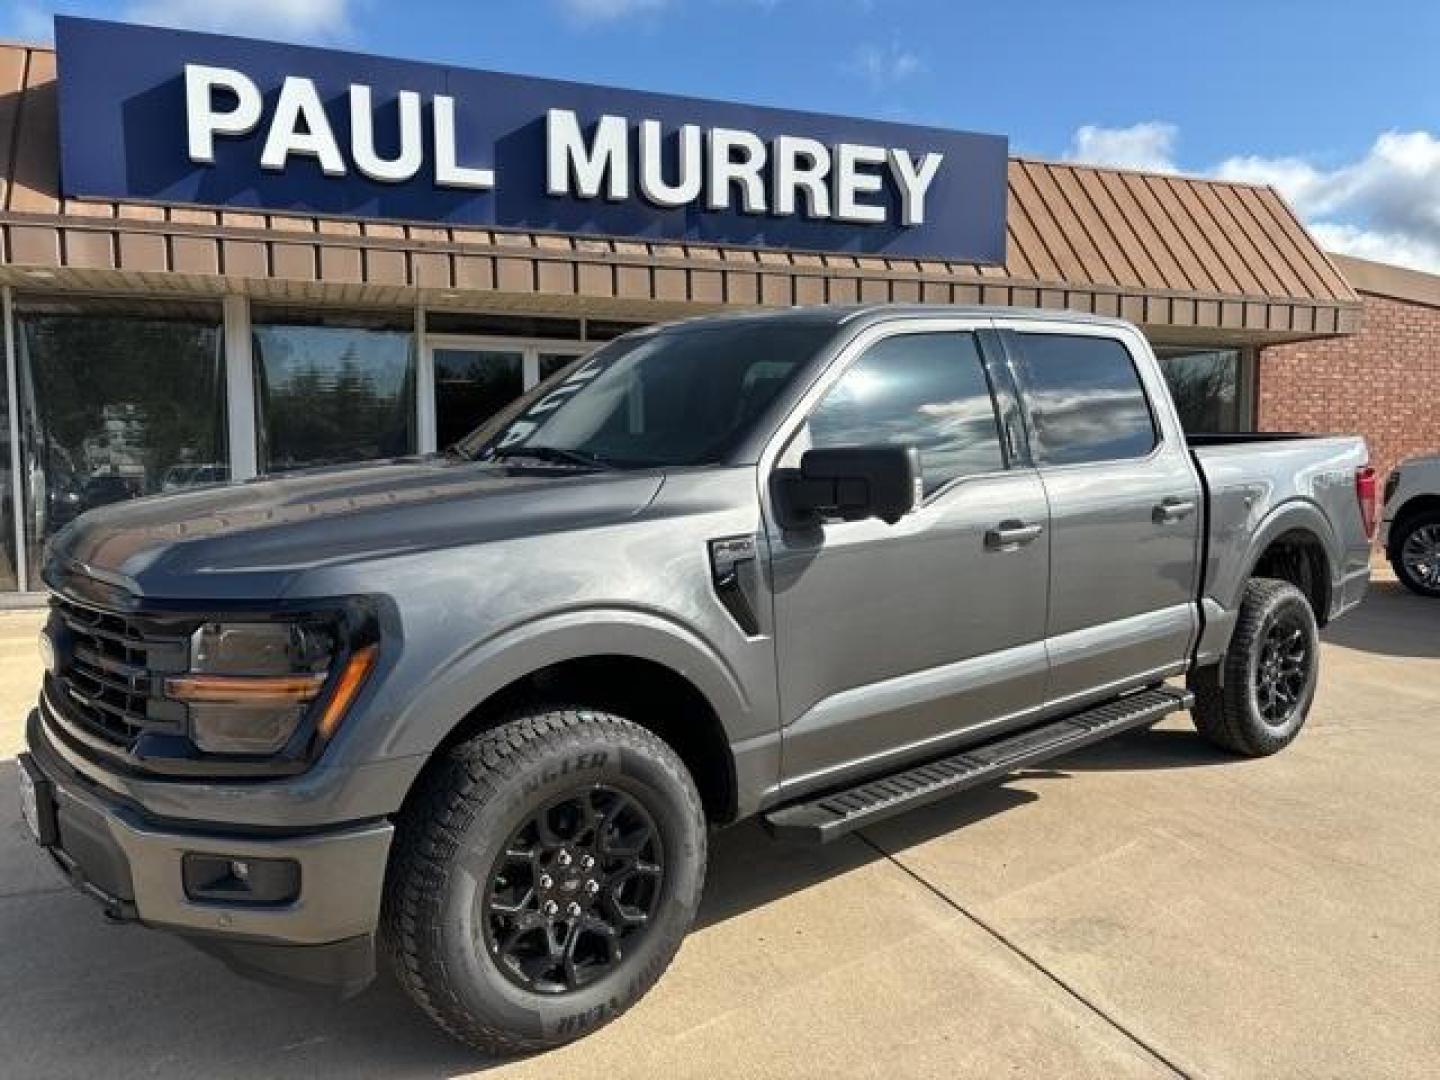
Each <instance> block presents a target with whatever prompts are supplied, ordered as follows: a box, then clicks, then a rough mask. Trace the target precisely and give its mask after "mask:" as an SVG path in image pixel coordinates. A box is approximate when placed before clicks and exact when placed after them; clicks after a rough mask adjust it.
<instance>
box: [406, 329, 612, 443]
mask: <svg viewBox="0 0 1440 1080" xmlns="http://www.w3.org/2000/svg"><path fill="white" fill-rule="evenodd" d="M586 351H588V346H585V345H582V344H579V343H574V342H524V341H516V340H514V339H505V338H500V339H487V338H467V337H452V336H448V335H434V336H427V338H426V342H425V352H426V360H427V366H428V368H429V375H430V379H431V382H432V385H433V387H434V394H433V398H432V402H431V404H432V407H433V409H434V412H433V421H434V426H433V427H432V428H430V430H431V431H433V433H434V443H433V445H432V446H422V447H421V449H422V450H443V449H444V448H445V447H447V446H450V445H452V444H454V443H455V442H457V441H459V440H460V439H461V438H463V437H464V436H465V435H468V434H469V433H470V432H471V431H474V430H475V429H476V428H477V427H479V426H480V425H481V424H483V423H484V422H485V421H486V420H488V419H489V418H490V417H492V416H494V415H495V414H496V413H497V412H499V411H500V410H501V409H503V408H504V407H505V406H506V405H508V404H510V402H512V401H514V400H515V399H516V398H517V397H519V396H520V395H521V394H523V393H524V392H525V391H526V390H529V389H530V388H531V387H532V386H534V385H535V384H536V383H538V382H540V381H541V380H543V379H548V378H549V377H550V376H551V375H553V374H554V373H555V372H557V371H559V370H561V369H562V368H564V367H565V366H566V365H567V364H569V363H570V362H571V361H572V360H574V359H575V358H576V357H577V356H581V355H583V354H584V353H585V352H586ZM423 407H424V405H423V404H422V408H423ZM428 419H430V418H428V417H422V422H421V431H422V432H425V429H426V426H427V425H426V423H425V421H426V420H428ZM427 441H428V440H427Z"/></svg>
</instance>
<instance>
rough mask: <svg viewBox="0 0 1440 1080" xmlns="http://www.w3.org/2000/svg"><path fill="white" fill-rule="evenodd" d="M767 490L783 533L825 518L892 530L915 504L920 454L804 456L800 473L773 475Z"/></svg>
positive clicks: (899, 449)
mask: <svg viewBox="0 0 1440 1080" xmlns="http://www.w3.org/2000/svg"><path fill="white" fill-rule="evenodd" d="M772 484H773V488H772V491H773V494H774V497H775V506H776V510H777V511H778V516H779V518H780V524H781V525H782V526H783V527H784V528H787V529H810V528H814V527H815V526H817V525H819V524H820V523H821V522H822V521H823V520H824V519H826V518H838V519H840V520H841V521H863V520H864V519H866V518H872V517H875V518H879V519H880V520H881V521H883V522H885V523H886V524H887V525H894V524H895V523H896V522H897V521H899V520H900V519H901V518H902V517H904V516H905V515H906V514H908V513H909V512H910V511H911V510H913V509H915V504H916V503H917V502H919V500H920V496H921V492H922V481H921V478H920V453H919V451H917V450H916V449H915V448H914V447H913V446H831V447H824V448H818V449H815V450H807V451H806V452H805V453H804V455H803V456H802V457H801V458H800V468H798V469H777V470H776V471H775V475H774V479H773V481H772Z"/></svg>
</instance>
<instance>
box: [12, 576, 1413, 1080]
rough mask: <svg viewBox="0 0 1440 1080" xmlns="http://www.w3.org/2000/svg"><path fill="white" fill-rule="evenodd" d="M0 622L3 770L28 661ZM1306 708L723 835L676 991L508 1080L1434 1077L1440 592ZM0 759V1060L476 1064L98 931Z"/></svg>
mask: <svg viewBox="0 0 1440 1080" xmlns="http://www.w3.org/2000/svg"><path fill="white" fill-rule="evenodd" d="M37 625H38V619H37V618H36V617H35V616H33V615H20V614H11V615H3V616H0V716H3V718H4V719H3V720H0V758H9V757H12V756H13V755H14V753H15V752H16V750H17V749H18V747H19V745H20V721H21V719H22V717H23V714H24V710H25V709H26V708H27V707H28V702H29V699H30V697H31V696H32V694H33V690H34V685H35V681H36V678H37V663H36V660H35V657H34V648H33V639H34V633H35V630H36V627H37ZM1326 637H1327V645H1326V649H1325V674H1324V683H1323V685H1322V688H1321V692H1320V695H1319V700H1318V702H1317V705H1316V708H1315V710H1314V712H1313V713H1312V716H1311V720H1310V724H1309V726H1308V727H1307V730H1306V731H1305V733H1304V734H1303V735H1302V736H1301V738H1300V740H1299V741H1298V742H1297V743H1296V744H1295V745H1294V746H1292V747H1291V748H1290V749H1289V750H1287V751H1286V752H1285V753H1283V754H1281V755H1279V756H1277V757H1275V758H1271V759H1268V760H1265V761H1253V762H1252V761H1237V760H1235V759H1232V758H1228V757H1225V756H1223V755H1221V754H1219V753H1217V752H1213V751H1211V750H1210V749H1209V748H1208V747H1207V746H1206V744H1204V743H1202V742H1200V741H1199V740H1198V738H1197V737H1196V736H1195V735H1194V734H1193V732H1192V730H1191V729H1190V727H1189V723H1188V720H1187V719H1185V718H1174V719H1172V720H1171V721H1168V722H1167V723H1165V724H1164V725H1162V726H1160V727H1159V728H1156V729H1155V730H1153V731H1149V732H1142V733H1136V734H1134V735H1131V736H1127V737H1124V738H1121V739H1119V740H1115V741H1113V742H1111V743H1109V744H1104V745H1101V746H1098V747H1095V748H1092V749H1091V750H1089V751H1086V752H1083V753H1080V754H1077V755H1074V756H1073V757H1071V758H1068V759H1065V760H1063V761H1061V762H1059V763H1058V764H1056V765H1055V766H1054V767H1053V768H1050V769H1045V770H1035V771H1031V772H1029V773H1026V774H1024V775H1023V776H1021V777H1019V778H1017V779H1016V780H1014V781H1012V782H1011V783H1009V784H1007V785H1005V786H1004V787H999V788H993V789H988V790H983V791H979V792H975V793H972V794H970V795H967V796H961V797H959V798H957V799H954V800H951V801H950V802H947V803H943V804H940V805H937V806H934V807H931V808H928V809H925V810H922V811H919V812H916V813H914V814H911V815H909V816H907V817H904V818H899V819H895V820H893V821H891V822H888V823H886V824H884V825H882V826H880V827H877V828H874V829H871V830H869V831H867V832H866V833H865V834H863V835H861V836H859V837H856V838H852V839H848V840H846V841H843V842H841V843H839V844H836V845H833V846H831V847H828V848H823V849H814V850H812V849H806V848H800V847H790V846H785V845H780V844H776V843H774V842H772V841H770V840H769V839H768V838H766V837H765V835H764V834H763V833H762V832H760V831H759V830H758V829H757V828H755V827H752V826H742V827H739V828H736V829H733V830H729V831H727V832H725V833H722V834H720V835H718V836H717V837H716V838H715V840H714V846H713V853H714V858H713V862H712V868H711V872H710V878H709V885H708V887H707V894H706V902H705V909H704V912H703V913H702V917H701V920H700V925H699V927H698V928H697V930H696V931H695V933H693V934H692V935H691V937H690V939H689V940H688V941H687V942H686V944H685V946H684V948H683V949H682V950H681V953H680V956H679V957H678V959H677V960H676V962H675V965H674V966H673V967H672V968H671V970H670V972H669V973H668V974H667V975H666V977H665V978H664V980H662V982H661V984H660V985H659V986H658V987H657V988H656V990H655V991H653V992H652V993H651V994H650V995H649V997H647V998H646V999H645V1000H644V1001H643V1002H641V1004H640V1005H639V1006H637V1007H636V1009H634V1010H633V1011H632V1012H631V1013H630V1014H629V1015H627V1016H626V1017H624V1018H622V1019H621V1020H620V1021H619V1022H618V1023H616V1024H614V1025H612V1026H611V1027H609V1028H608V1029H606V1030H605V1031H603V1032H601V1033H600V1034H598V1035H596V1036H593V1037H591V1038H589V1039H587V1040H585V1041H583V1042H582V1043H580V1044H577V1045H575V1046H572V1047H568V1048H566V1049H563V1050H560V1051H558V1052H555V1053H552V1054H548V1055H544V1056H542V1057H539V1058H534V1059H530V1060H526V1061H519V1062H510V1063H504V1064H500V1065H498V1066H495V1068H494V1073H495V1075H497V1076H506V1077H510V1076H515V1077H521V1076H550V1077H564V1076H570V1075H578V1074H580V1073H581V1072H582V1070H583V1072H584V1074H585V1075H588V1076H596V1075H602V1076H603V1075H609V1076H615V1077H630V1076H658V1075H664V1076H667V1077H688V1076H696V1077H711V1076H725V1077H768V1076H776V1077H781V1076H784V1077H791V1076H805V1077H808V1076H815V1077H837V1076H886V1077H895V1076H939V1075H945V1076H979V1077H994V1076H999V1075H1015V1076H1037V1077H1053V1076H1067V1077H1070V1076H1096V1077H1116V1076H1173V1075H1176V1074H1177V1073H1179V1074H1184V1075H1192V1076H1216V1077H1223V1076H1233V1077H1250V1076H1253V1077H1265V1078H1271V1077H1283V1076H1294V1077H1316V1076H1335V1077H1352V1076H1353V1077H1376V1076H1386V1077H1399V1076H1415V1077H1422V1076H1426V1077H1428V1076H1434V1075H1436V1074H1437V1072H1440V902H1437V899H1436V898H1437V896H1440V827H1437V826H1440V785H1437V784H1436V783H1435V780H1434V777H1435V776H1436V775H1437V774H1440V604H1434V603H1427V602H1425V601H1421V600H1419V599H1416V598H1413V597H1410V596H1409V595H1407V594H1404V593H1403V592H1402V591H1401V590H1400V589H1399V587H1398V586H1396V585H1395V584H1394V583H1393V581H1389V580H1385V579H1382V580H1381V581H1380V582H1379V583H1377V586H1376V588H1375V590H1374V592H1373V595H1372V598H1371V600H1370V601H1368V602H1367V604H1366V605H1365V607H1364V608H1362V609H1361V611H1360V612H1358V613H1357V614H1355V615H1354V616H1351V617H1350V618H1349V619H1347V620H1346V621H1345V622H1343V623H1341V624H1339V625H1337V626H1336V627H1335V628H1334V629H1333V630H1332V631H1331V632H1329V633H1327V635H1326ZM11 768H12V767H11V766H10V765H9V764H8V762H7V761H3V760H0V770H3V771H0V971H3V978H0V1048H3V1050H0V1053H3V1055H4V1058H3V1060H0V1075H4V1076H6V1077H17V1078H18V1077H47V1078H51V1077H69V1076H76V1077H81V1076H84V1077H95V1076H105V1077H117V1078H128V1077H141V1076H144V1077H181V1076H196V1075H204V1076H210V1077H229V1076H276V1077H286V1076H296V1077H301V1076H305V1077H309V1076H318V1077H327V1076H332V1075H333V1076H337V1077H339V1076H344V1077H347V1078H365V1077H415V1078H430V1077H458V1076H465V1075H469V1074H471V1073H472V1072H475V1071H479V1070H481V1069H483V1068H484V1067H485V1065H486V1063H483V1062H477V1061H476V1060H475V1059H474V1057H473V1056H472V1055H469V1054H468V1053H467V1052H466V1051H465V1050H464V1049H463V1048H461V1047H457V1046H455V1045H454V1044H452V1043H450V1042H449V1041H448V1040H447V1039H446V1038H445V1037H443V1036H441V1035H439V1034H436V1033H435V1032H433V1031H432V1030H431V1029H430V1027H429V1026H428V1024H427V1022H426V1021H425V1020H424V1019H423V1018H422V1017H420V1016H419V1015H418V1014H417V1013H416V1012H415V1011H414V1010H413V1009H412V1008H411V1006H410V1005H409V1004H408V1002H407V1001H406V1000H405V999H404V998H403V997H402V996H401V995H400V994H399V993H398V991H396V990H395V989H393V988H392V987H390V986H389V985H381V986H379V987H377V988H375V989H374V990H372V991H370V992H368V993H367V994H365V995H363V996H362V997H361V998H360V999H358V1000H357V1001H353V1002H350V1003H335V1002H330V1001H326V1000H323V999H316V998H313V997H308V996H301V995H296V994H292V993H290V992H287V991H283V990H276V989H271V988H268V987H263V986H257V985H255V984H251V983H248V982H245V981H242V980H240V979H237V978H235V977H233V976H231V975H230V974H229V973H228V972H226V971H225V969H224V968H222V967H221V966H220V965H219V964H218V963H216V962H215V961H212V960H210V959H208V958H207V957H204V956H202V955H200V954H199V953H196V952H193V951H192V950H190V949H189V948H188V947H186V946H184V945H181V944H179V943H178V942H175V941H172V940H170V939H168V938H166V937H164V936H162V935H159V934H154V933H150V932H147V931H144V930H140V929H138V928H134V927H112V926H108V925H106V924H105V923H103V922H102V921H101V919H100V918H99V916H98V914H97V912H96V911H95V910H94V909H93V907H92V906H91V905H90V904H89V902H88V901H86V900H84V899H82V898H81V897H79V896H77V895H74V894H73V893H72V892H71V891H70V890H69V889H68V887H66V886H64V885H63V884H62V883H60V881H59V879H58V878H57V877H56V875H55V873H54V871H53V870H51V869H50V867H49V866H48V865H47V864H46V863H45V861H44V859H43V856H42V855H41V853H40V852H39V851H37V850H36V849H34V848H33V847H32V846H31V845H30V844H29V842H28V840H27V839H26V838H25V836H24V835H23V833H22V827H21V826H20V824H19V822H18V820H17V811H16V804H15V793H14V788H15V782H14V779H13V776H12V774H11V771H10V770H11Z"/></svg>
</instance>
